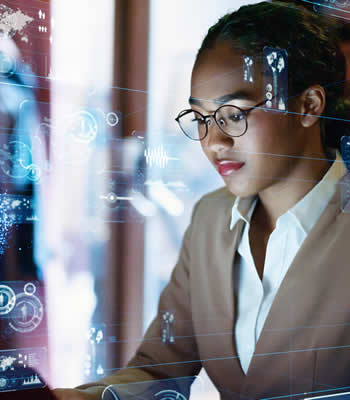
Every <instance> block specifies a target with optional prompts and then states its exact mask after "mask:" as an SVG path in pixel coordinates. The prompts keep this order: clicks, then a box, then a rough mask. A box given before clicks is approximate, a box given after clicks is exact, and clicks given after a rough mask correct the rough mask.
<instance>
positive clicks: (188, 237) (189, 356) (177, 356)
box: [100, 203, 201, 385]
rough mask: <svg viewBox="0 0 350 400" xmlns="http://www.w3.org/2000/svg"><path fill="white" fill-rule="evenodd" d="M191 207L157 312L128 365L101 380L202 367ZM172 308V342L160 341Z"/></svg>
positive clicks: (191, 372) (162, 375)
mask: <svg viewBox="0 0 350 400" xmlns="http://www.w3.org/2000/svg"><path fill="white" fill-rule="evenodd" d="M198 204H199V203H197V204H196V206H195V207H194V211H193V213H192V219H191V224H190V226H189V227H188V228H187V230H186V232H185V234H184V237H183V241H182V247H181V251H180V255H179V258H178V262H177V264H176V266H175V268H174V270H173V272H172V275H171V279H170V281H169V283H168V285H167V286H166V287H165V289H164V290H163V292H162V293H161V296H160V300H159V306H158V313H157V316H156V318H155V319H154V320H153V322H152V323H151V325H150V326H149V328H148V330H147V332H146V334H145V336H144V338H143V341H142V343H141V345H140V346H139V348H138V349H137V351H136V354H135V356H134V357H133V358H132V359H131V360H130V362H129V363H128V365H127V367H126V368H124V369H122V370H119V371H118V372H117V373H115V374H114V375H111V376H109V377H107V378H105V379H103V380H102V381H100V383H102V384H105V385H111V384H123V383H131V382H140V381H148V380H159V379H169V378H178V377H184V376H195V375H197V374H198V373H199V371H200V369H201V362H200V360H199V358H200V357H199V354H198V349H197V345H196V339H195V336H194V331H193V325H192V311H191V293H190V279H191V268H190V266H191V247H192V246H191V243H192V241H193V240H194V239H195V238H194V237H193V233H192V232H193V225H194V223H193V221H194V218H195V215H196V211H197V209H198ZM166 311H169V312H173V313H174V316H175V321H174V323H173V327H174V334H175V342H173V343H167V344H165V343H163V342H162V338H161V334H162V332H161V330H162V314H163V312H166Z"/></svg>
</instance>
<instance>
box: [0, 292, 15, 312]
mask: <svg viewBox="0 0 350 400" xmlns="http://www.w3.org/2000/svg"><path fill="white" fill-rule="evenodd" d="M15 304H16V295H15V292H14V290H13V289H12V288H10V286H7V285H0V315H6V314H8V313H10V312H11V311H12V310H13V308H14V307H15Z"/></svg>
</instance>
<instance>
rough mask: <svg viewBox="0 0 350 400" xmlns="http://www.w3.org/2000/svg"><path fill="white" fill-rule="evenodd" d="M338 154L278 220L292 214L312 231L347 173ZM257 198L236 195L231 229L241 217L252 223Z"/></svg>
mask: <svg viewBox="0 0 350 400" xmlns="http://www.w3.org/2000/svg"><path fill="white" fill-rule="evenodd" d="M336 154H337V156H336V159H335V160H334V162H333V164H332V165H331V167H330V168H329V169H328V171H327V172H326V174H325V175H324V176H323V178H322V179H321V181H320V182H318V183H317V185H315V186H314V187H313V188H312V189H311V190H310V191H309V192H308V193H307V194H306V195H305V196H304V197H303V198H302V199H301V200H300V201H298V203H297V204H295V205H294V206H293V207H292V208H291V209H289V210H288V211H287V212H286V213H284V214H283V215H281V216H280V217H279V218H278V220H279V219H281V218H283V217H286V216H292V217H293V218H294V219H296V221H297V223H298V224H299V225H300V226H301V228H302V229H303V230H304V231H305V233H308V232H310V230H311V229H312V227H313V226H314V224H315V223H316V221H317V220H318V218H319V217H320V215H321V214H322V212H323V211H324V209H325V208H326V206H327V204H328V202H329V200H330V199H331V197H332V196H333V194H334V193H335V191H336V186H337V183H338V182H339V180H340V179H341V178H342V177H343V176H344V174H345V173H346V166H345V164H344V161H343V159H342V158H341V156H340V154H339V152H338V151H337V153H336ZM257 200H258V197H257V196H249V197H245V198H242V197H236V199H235V202H234V204H233V207H232V213H231V223H230V230H232V229H233V228H234V226H235V225H236V223H237V222H238V221H239V220H240V219H243V220H244V221H245V222H246V223H248V224H249V223H250V220H251V217H252V215H253V212H254V209H255V206H256V203H257ZM278 220H277V221H276V224H277V223H278Z"/></svg>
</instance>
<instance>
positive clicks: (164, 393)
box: [154, 390, 187, 400]
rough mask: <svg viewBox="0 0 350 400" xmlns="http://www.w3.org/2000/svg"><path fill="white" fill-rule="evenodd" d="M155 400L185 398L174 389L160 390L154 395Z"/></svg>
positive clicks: (181, 399) (185, 399) (178, 399)
mask: <svg viewBox="0 0 350 400" xmlns="http://www.w3.org/2000/svg"><path fill="white" fill-rule="evenodd" d="M154 399H156V400H187V398H186V397H185V396H184V395H183V394H181V393H179V392H177V391H176V390H161V391H160V392H158V393H156V394H155V395H154Z"/></svg>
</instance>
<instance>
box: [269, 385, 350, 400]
mask: <svg viewBox="0 0 350 400" xmlns="http://www.w3.org/2000/svg"><path fill="white" fill-rule="evenodd" d="M343 389H350V386H344V387H338V388H335V389H324V390H316V391H314V392H303V393H294V394H289V395H285V396H276V397H265V398H263V399H261V400H273V399H284V398H286V397H292V396H299V395H308V394H315V393H326V392H330V391H331V390H343ZM337 394H339V395H340V394H344V393H337ZM314 398H315V399H317V398H318V397H314Z"/></svg>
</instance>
